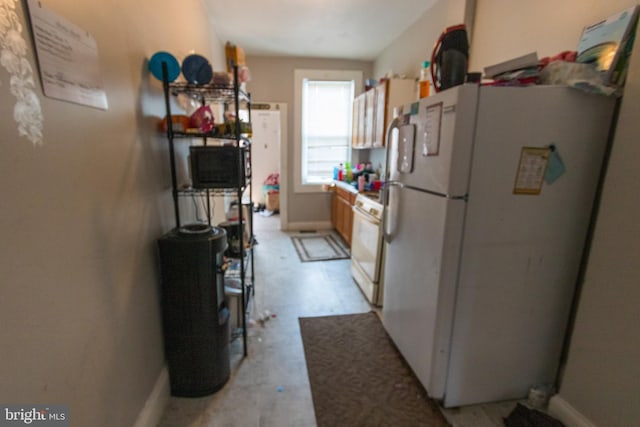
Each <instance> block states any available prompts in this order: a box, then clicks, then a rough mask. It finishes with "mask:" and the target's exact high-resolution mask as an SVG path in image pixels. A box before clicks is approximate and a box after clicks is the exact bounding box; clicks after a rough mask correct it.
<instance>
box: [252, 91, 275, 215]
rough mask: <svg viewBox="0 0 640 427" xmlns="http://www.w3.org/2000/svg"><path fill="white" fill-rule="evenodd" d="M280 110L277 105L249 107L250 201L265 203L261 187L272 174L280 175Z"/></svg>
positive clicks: (263, 104)
mask: <svg viewBox="0 0 640 427" xmlns="http://www.w3.org/2000/svg"><path fill="white" fill-rule="evenodd" d="M280 114H281V112H280V108H279V105H278V104H273V103H256V104H253V105H252V106H251V128H252V132H253V136H252V138H251V141H252V147H251V154H252V159H251V160H252V162H251V167H252V171H251V172H252V180H253V186H254V187H253V194H252V197H251V198H252V201H253V202H254V203H256V204H260V203H262V204H264V203H265V194H264V192H263V188H262V185H263V184H264V181H265V179H267V177H268V176H269V175H270V174H272V173H278V174H279V173H280V141H281V129H280Z"/></svg>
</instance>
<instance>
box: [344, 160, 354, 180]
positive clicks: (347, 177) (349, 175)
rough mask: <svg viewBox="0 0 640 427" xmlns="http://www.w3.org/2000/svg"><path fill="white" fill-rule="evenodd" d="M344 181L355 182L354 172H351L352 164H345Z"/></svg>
mask: <svg viewBox="0 0 640 427" xmlns="http://www.w3.org/2000/svg"><path fill="white" fill-rule="evenodd" d="M344 169H345V171H344V179H345V181H347V182H351V181H352V180H353V171H352V170H351V162H345V164H344Z"/></svg>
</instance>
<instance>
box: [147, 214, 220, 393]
mask: <svg viewBox="0 0 640 427" xmlns="http://www.w3.org/2000/svg"><path fill="white" fill-rule="evenodd" d="M158 246H159V249H160V272H161V282H162V298H161V302H162V321H163V333H164V348H165V354H166V357H167V363H168V365H169V381H170V384H171V394H172V395H174V396H182V397H197V396H205V395H208V394H211V393H214V392H216V391H217V390H219V389H220V388H221V387H222V386H223V385H224V384H225V383H226V382H227V380H228V379H229V374H230V360H229V308H228V307H227V305H226V302H225V296H224V277H223V273H222V262H223V253H224V251H225V250H226V248H227V238H226V232H225V231H224V230H223V229H221V228H217V227H210V226H208V225H203V224H192V225H186V226H184V227H180V228H178V229H174V230H172V231H171V232H169V233H167V234H166V235H164V236H162V237H161V238H160V239H159V240H158Z"/></svg>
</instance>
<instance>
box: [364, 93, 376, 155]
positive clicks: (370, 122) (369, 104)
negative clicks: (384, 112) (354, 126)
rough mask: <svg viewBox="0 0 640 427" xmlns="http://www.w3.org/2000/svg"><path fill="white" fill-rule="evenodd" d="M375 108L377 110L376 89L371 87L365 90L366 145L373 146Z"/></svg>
mask: <svg viewBox="0 0 640 427" xmlns="http://www.w3.org/2000/svg"><path fill="white" fill-rule="evenodd" d="M375 110H376V91H375V90H374V89H370V90H368V91H367V92H365V114H364V120H365V124H364V135H365V136H364V146H365V147H372V146H373V135H374V132H375V126H374V125H375V117H376V116H375Z"/></svg>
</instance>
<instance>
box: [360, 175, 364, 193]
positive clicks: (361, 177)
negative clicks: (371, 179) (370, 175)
mask: <svg viewBox="0 0 640 427" xmlns="http://www.w3.org/2000/svg"><path fill="white" fill-rule="evenodd" d="M364 184H365V179H364V176H363V175H360V176H359V177H358V191H359V192H361V193H362V192H363V191H364Z"/></svg>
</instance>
